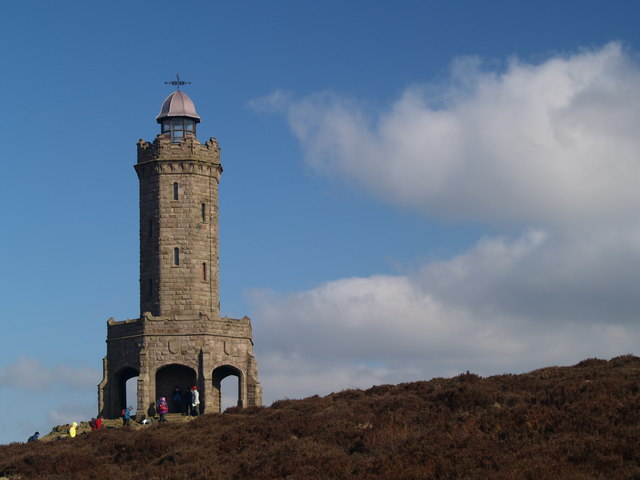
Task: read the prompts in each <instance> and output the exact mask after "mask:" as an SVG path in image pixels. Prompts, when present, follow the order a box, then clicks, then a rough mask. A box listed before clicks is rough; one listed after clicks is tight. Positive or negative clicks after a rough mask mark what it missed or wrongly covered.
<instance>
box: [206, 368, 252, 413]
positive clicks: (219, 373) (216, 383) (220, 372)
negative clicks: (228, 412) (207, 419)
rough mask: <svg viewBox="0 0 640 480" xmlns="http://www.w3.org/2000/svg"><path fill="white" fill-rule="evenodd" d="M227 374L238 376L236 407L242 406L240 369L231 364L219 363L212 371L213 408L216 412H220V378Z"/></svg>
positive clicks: (222, 378) (242, 394)
mask: <svg viewBox="0 0 640 480" xmlns="http://www.w3.org/2000/svg"><path fill="white" fill-rule="evenodd" d="M229 376H234V377H237V378H238V405H237V406H238V407H242V406H244V405H243V398H244V391H243V381H244V378H243V374H242V371H240V370H239V369H237V368H236V367H233V366H231V365H221V366H219V367H218V368H216V369H215V370H214V371H213V375H212V379H213V395H214V408H215V409H216V411H217V412H222V393H221V386H222V380H224V379H225V378H227V377H229Z"/></svg>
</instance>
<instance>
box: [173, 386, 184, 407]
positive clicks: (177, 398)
mask: <svg viewBox="0 0 640 480" xmlns="http://www.w3.org/2000/svg"><path fill="white" fill-rule="evenodd" d="M171 400H173V410H174V412H175V413H180V412H181V411H182V410H181V409H182V392H181V391H180V387H176V389H175V390H174V391H173V395H172V396H171Z"/></svg>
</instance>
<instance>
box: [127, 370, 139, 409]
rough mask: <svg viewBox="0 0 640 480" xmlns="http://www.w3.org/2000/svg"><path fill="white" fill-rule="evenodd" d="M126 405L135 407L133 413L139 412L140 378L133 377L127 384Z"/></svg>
mask: <svg viewBox="0 0 640 480" xmlns="http://www.w3.org/2000/svg"><path fill="white" fill-rule="evenodd" d="M125 385H126V386H125V392H126V397H125V404H126V405H127V406H128V407H133V413H134V414H135V412H137V411H138V376H137V375H136V376H135V377H131V378H130V379H129V380H127V381H126V382H125Z"/></svg>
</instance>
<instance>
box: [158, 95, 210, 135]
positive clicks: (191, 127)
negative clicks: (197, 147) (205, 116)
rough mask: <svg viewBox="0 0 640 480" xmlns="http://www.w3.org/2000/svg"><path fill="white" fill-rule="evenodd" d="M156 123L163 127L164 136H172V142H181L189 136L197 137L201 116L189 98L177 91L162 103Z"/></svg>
mask: <svg viewBox="0 0 640 480" xmlns="http://www.w3.org/2000/svg"><path fill="white" fill-rule="evenodd" d="M156 121H157V122H158V123H159V124H160V125H161V133H162V134H163V135H167V136H170V137H171V141H172V142H179V141H180V140H182V139H183V138H184V137H185V136H186V135H188V134H191V135H194V136H195V134H196V123H200V115H198V113H197V112H196V107H195V105H194V104H193V101H192V100H191V99H190V98H189V96H188V95H187V94H186V93H184V92H183V91H181V90H176V91H175V92H173V93H172V94H171V95H169V96H168V97H167V98H166V99H165V100H164V102H162V108H161V109H160V113H159V114H158V116H157V117H156Z"/></svg>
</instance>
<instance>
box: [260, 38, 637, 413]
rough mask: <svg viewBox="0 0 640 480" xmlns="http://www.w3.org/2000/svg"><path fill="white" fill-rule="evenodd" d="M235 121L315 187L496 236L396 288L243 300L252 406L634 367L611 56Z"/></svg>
mask: <svg viewBox="0 0 640 480" xmlns="http://www.w3.org/2000/svg"><path fill="white" fill-rule="evenodd" d="M252 105H253V106H254V107H255V108H257V109H262V110H270V111H274V112H279V113H280V114H282V115H284V116H285V117H286V118H287V120H288V122H289V126H290V128H291V131H292V132H293V134H294V135H295V137H296V138H297V139H298V141H299V142H300V145H301V147H302V151H303V152H304V160H305V162H306V163H307V164H308V165H310V166H311V167H312V168H313V169H315V171H316V172H318V173H319V174H321V175H326V176H328V177H331V178H334V179H336V180H338V181H341V182H347V183H349V184H350V185H353V184H355V185H359V186H360V187H362V188H363V189H365V190H367V191H369V192H371V194H372V195H374V196H377V197H379V198H382V199H383V200H386V201H388V202H391V203H394V204H397V205H401V206H405V207H408V208H412V209H417V210H419V211H421V212H424V213H425V214H426V215H429V216H435V217H439V218H443V219H447V220H454V221H465V220H472V221H474V222H485V223H486V224H488V225H491V226H492V228H493V230H494V231H495V229H496V228H498V229H499V228H501V227H503V228H504V229H505V232H506V233H505V234H504V235H502V236H493V237H486V238H481V239H479V240H478V242H477V243H476V245H474V246H473V248H471V249H470V250H468V251H466V252H460V253H459V254H458V255H456V256H455V257H453V258H447V259H442V260H439V261H432V262H429V263H425V264H423V265H422V267H421V268H419V269H417V270H416V271H415V272H412V273H410V274H407V275H397V276H389V275H385V276H383V275H375V276H371V277H368V278H346V279H337V280H335V281H331V282H327V283H325V284H323V285H319V286H317V287H316V288H314V289H312V290H309V291H305V292H297V293H294V294H287V295H282V294H278V293H277V292H268V291H261V292H258V291H256V292H254V293H253V296H252V303H253V310H254V312H253V316H254V318H256V319H259V321H258V322H256V326H255V327H254V328H255V330H256V335H255V336H256V338H257V341H258V345H261V344H262V345H267V346H268V348H265V350H264V351H263V352H261V357H259V358H261V369H262V381H263V383H264V384H265V386H266V388H267V395H266V396H267V397H269V395H270V393H269V392H268V390H269V389H271V386H273V391H274V392H278V394H280V395H290V396H303V395H307V394H312V393H326V392H329V391H331V390H339V389H341V388H348V387H351V386H358V387H361V386H368V385H372V384H376V383H385V382H389V383H397V382H399V381H403V380H415V379H419V378H430V377H431V376H439V375H454V374H456V373H459V372H461V371H465V370H471V371H474V372H476V373H480V374H492V373H503V372H516V371H523V370H527V369H533V368H537V367H542V366H546V365H550V364H566V363H574V362H577V361H579V360H581V359H583V358H587V357H593V356H599V357H611V356H615V355H619V354H624V353H630V352H631V353H632V352H633V351H634V350H635V349H636V346H637V345H638V341H639V340H640V327H638V322H637V320H638V312H639V311H640V300H639V298H640V296H639V295H638V294H637V285H640V268H638V265H640V222H639V219H640V216H639V215H638V214H637V210H638V206H639V205H640V189H638V188H637V185H636V184H637V178H640V136H639V135H638V134H637V131H636V130H637V128H638V125H640V121H639V120H640V66H639V65H638V63H637V62H636V60H635V58H634V55H633V54H632V53H630V52H626V51H625V50H624V48H623V47H622V46H621V45H620V44H618V43H611V44H608V45H606V46H604V47H602V48H599V49H591V50H583V51H580V52H577V53H574V54H570V55H556V56H553V57H549V58H547V59H546V60H545V61H543V62H538V63H535V64H534V63H527V62H525V61H521V60H518V59H511V60H509V61H508V62H506V64H505V66H504V67H503V68H500V69H494V70H490V69H487V68H483V65H482V62H481V61H480V60H479V59H477V58H463V59H459V60H457V61H455V62H454V64H453V65H452V68H451V75H450V77H449V78H448V79H447V81H446V82H445V83H443V84H440V85H421V86H413V87H411V88H408V89H407V90H406V91H405V92H403V93H402V95H400V97H399V98H398V100H397V101H395V102H394V103H393V104H392V105H391V106H390V107H389V108H387V109H384V111H382V112H372V111H371V108H367V106H365V105H363V104H362V103H361V102H358V101H357V100H354V99H348V98H343V97H340V96H338V95H335V94H329V93H322V94H317V95H312V96H310V97H307V98H301V99H296V98H295V97H294V96H292V95H290V94H285V93H283V92H275V93H274V94H272V95H270V96H268V97H265V98H262V99H258V100H255V101H254V102H252ZM514 230H515V231H519V232H521V233H519V234H515V235H514V234H513V233H512V232H513V231H514ZM425 253H426V252H425ZM281 392H284V393H281ZM274 399H275V398H270V400H274Z"/></svg>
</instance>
